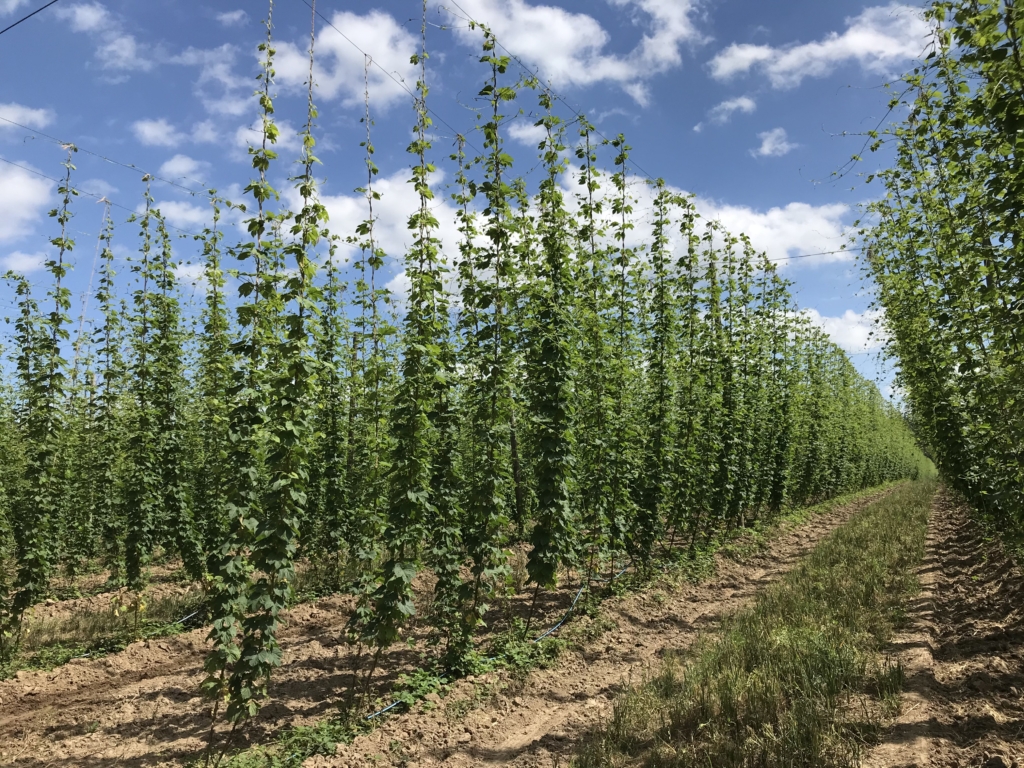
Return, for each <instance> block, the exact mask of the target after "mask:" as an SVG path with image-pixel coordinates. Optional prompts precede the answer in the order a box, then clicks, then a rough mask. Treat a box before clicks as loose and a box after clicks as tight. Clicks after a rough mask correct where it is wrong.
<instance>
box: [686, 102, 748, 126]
mask: <svg viewBox="0 0 1024 768" xmlns="http://www.w3.org/2000/svg"><path fill="white" fill-rule="evenodd" d="M756 109H757V102H756V101H754V100H753V99H752V98H750V97H749V96H738V97H737V98H735V99H728V100H727V101H723V102H722V103H721V104H716V105H715V106H714V107H712V108H711V109H710V110H708V120H709V121H710V122H711V123H712V124H713V125H725V124H726V123H728V122H729V121H730V120H732V116H733V115H734V114H735V113H737V112H742V113H744V114H746V115H749V114H752V113H753V112H754V111H755V110H756ZM693 130H695V131H697V133H700V132H701V131H702V130H704V123H697V125H695V126H693Z"/></svg>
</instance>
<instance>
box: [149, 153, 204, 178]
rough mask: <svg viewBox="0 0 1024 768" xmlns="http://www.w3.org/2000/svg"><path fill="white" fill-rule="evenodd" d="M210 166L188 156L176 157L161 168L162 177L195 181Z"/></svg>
mask: <svg viewBox="0 0 1024 768" xmlns="http://www.w3.org/2000/svg"><path fill="white" fill-rule="evenodd" d="M209 167H210V164H209V163H207V162H204V161H202V160H193V159H192V158H191V157H189V156H188V155H180V154H179V155H175V156H174V157H172V158H171V159H170V160H168V161H166V162H165V163H164V164H163V165H161V166H160V175H161V176H164V177H167V178H171V179H182V178H189V179H194V178H195V177H196V176H197V175H199V174H202V173H203V172H204V171H205V170H206V169H207V168H209Z"/></svg>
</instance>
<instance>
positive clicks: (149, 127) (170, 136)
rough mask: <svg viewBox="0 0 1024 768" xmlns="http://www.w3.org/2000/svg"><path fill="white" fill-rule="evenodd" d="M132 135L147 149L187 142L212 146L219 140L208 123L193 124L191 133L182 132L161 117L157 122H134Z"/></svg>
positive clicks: (218, 136)
mask: <svg viewBox="0 0 1024 768" xmlns="http://www.w3.org/2000/svg"><path fill="white" fill-rule="evenodd" d="M132 133H134V134H135V138H136V139H138V141H139V143H141V144H144V145H145V146H147V147H171V148H173V147H177V146H180V145H181V144H184V143H185V142H188V141H191V142H195V143H196V144H212V143H215V142H217V141H219V140H220V134H219V133H218V132H217V129H216V128H215V127H214V125H213V123H211V122H209V121H203V122H201V123H195V124H194V125H193V126H192V130H191V131H182V130H179V129H178V127H177V126H175V125H173V124H171V123H170V122H169V121H168V120H167V119H166V118H163V117H161V118H159V119H157V120H149V119H147V120H136V121H135V122H134V123H132Z"/></svg>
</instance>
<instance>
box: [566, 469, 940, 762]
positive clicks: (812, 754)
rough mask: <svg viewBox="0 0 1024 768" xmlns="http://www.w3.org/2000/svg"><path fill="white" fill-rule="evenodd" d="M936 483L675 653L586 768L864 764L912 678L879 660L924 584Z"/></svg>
mask: <svg viewBox="0 0 1024 768" xmlns="http://www.w3.org/2000/svg"><path fill="white" fill-rule="evenodd" d="M934 492H935V483H934V482H932V481H921V482H916V483H912V484H907V485H905V486H902V487H899V488H897V489H896V491H895V492H893V493H892V494H890V495H888V496H886V497H885V498H883V499H881V500H879V501H877V502H875V503H874V504H871V505H870V506H868V507H867V508H865V509H864V510H863V511H861V512H860V513H858V514H857V515H856V516H854V517H853V518H852V519H851V520H850V521H849V522H848V523H847V524H846V525H844V526H843V527H841V528H839V529H838V530H836V531H835V532H833V533H832V534H831V535H830V536H829V537H828V538H827V539H825V540H824V541H823V542H822V543H821V544H820V545H819V546H818V547H817V548H815V550H814V551H813V552H812V553H811V554H810V555H809V556H808V557H807V558H806V559H805V560H804V561H803V562H801V563H800V564H799V565H798V566H797V567H796V568H795V569H794V570H793V571H791V572H790V573H789V574H788V575H787V576H786V577H785V578H783V579H782V580H780V581H779V582H777V583H776V584H774V585H772V586H770V587H768V588H767V589H765V590H764V591H763V592H762V593H760V594H759V595H758V597H757V599H756V601H755V604H754V605H753V606H752V607H751V608H749V609H747V610H744V611H741V612H739V613H737V614H736V615H734V616H733V617H731V618H730V619H729V620H727V621H726V622H725V624H724V626H723V628H722V631H721V632H720V634H718V635H717V636H714V637H710V638H705V639H704V640H702V641H700V642H698V643H697V644H696V646H695V647H694V648H693V649H691V651H690V652H689V653H687V654H685V655H670V656H669V657H668V658H666V660H665V661H664V663H663V665H662V666H661V668H660V669H659V670H658V671H657V672H656V673H655V674H653V675H652V676H650V677H649V678H648V679H647V680H646V681H645V682H643V683H642V684H640V685H639V686H636V687H634V688H632V689H630V690H628V691H627V692H626V693H624V694H623V695H622V696H621V697H620V698H619V699H618V700H617V701H616V703H615V707H614V712H613V715H612V717H611V719H610V721H609V722H607V723H606V724H605V725H604V726H603V727H602V728H600V729H599V730H598V731H597V732H595V733H594V734H592V735H591V737H590V738H588V739H586V740H585V741H584V743H583V744H582V745H581V747H580V749H579V750H578V752H577V755H576V757H575V759H574V761H573V766H575V768H624V767H626V766H629V767H631V768H632V767H634V766H636V767H640V766H643V768H682V767H683V766H715V768H728V767H730V766H737V767H739V766H743V768H753V767H755V766H757V767H759V768H762V767H763V768H776V767H778V768H781V767H782V766H786V767H787V768H791V767H793V766H825V767H834V768H845V767H846V766H854V765H856V764H857V762H858V760H859V755H860V752H861V750H862V748H863V746H864V745H865V744H866V743H868V742H869V741H870V740H871V739H872V738H873V735H874V733H875V732H876V731H877V727H878V725H880V723H881V718H882V717H883V716H884V713H885V711H886V708H887V706H888V707H889V708H890V709H891V706H892V703H893V701H894V700H895V701H898V698H897V696H898V692H899V689H900V687H901V686H902V669H901V668H899V666H898V665H897V666H891V665H889V664H888V663H887V662H883V661H882V660H881V658H880V657H881V654H880V651H881V649H882V647H883V646H884V644H885V643H886V641H887V640H888V639H889V638H890V637H891V636H892V634H893V632H894V629H895V627H896V626H897V625H898V624H899V622H900V621H901V620H902V619H903V616H904V606H905V604H906V600H907V598H908V597H909V596H910V595H912V594H913V593H914V592H915V591H916V590H917V588H918V584H917V578H916V576H915V573H914V569H915V566H916V565H917V564H918V563H920V562H921V560H922V558H923V556H924V547H925V535H926V532H927V525H928V511H929V508H930V506H931V498H932V496H933V494H934Z"/></svg>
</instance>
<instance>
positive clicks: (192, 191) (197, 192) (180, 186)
mask: <svg viewBox="0 0 1024 768" xmlns="http://www.w3.org/2000/svg"><path fill="white" fill-rule="evenodd" d="M0 120H3V121H4V122H5V123H10V124H11V125H15V126H17V127H18V128H23V129H24V130H26V131H31V132H32V133H34V134H36V135H37V136H42V137H43V138H44V139H46V140H48V141H52V142H54V143H55V144H58V145H60V146H62V147H66V146H68V145H69V144H72V143H74V142H68V141H62V140H61V139H58V138H57V137H56V136H50V135H49V134H48V133H43V132H42V131H40V130H37V129H35V128H32V127H30V126H28V125H23V124H22V123H17V122H15V121H14V120H11V119H10V118H7V117H4V116H3V115H0ZM74 146H75V148H76V149H77V150H78V151H79V152H83V153H85V154H87V155H92V156H93V157H96V158H99V159H100V160H103V161H104V162H107V163H110V164H111V165H119V166H121V167H122V168H127V169H129V170H131V171H135V172H136V173H139V174H142V175H143V176H149V177H150V178H151V179H153V180H154V181H159V182H161V183H163V184H167V185H169V186H172V187H176V188H177V189H180V190H182V191H184V192H188V193H189V194H190V195H198V196H200V197H209V195H208V194H206V193H205V192H202V191H200V190H195V189H192V188H191V187H186V186H185V185H184V184H179V183H178V182H176V181H171V180H170V179H165V178H162V177H160V176H157V175H156V174H155V173H150V172H149V171H146V170H144V169H142V168H139V167H138V166H137V165H135V164H133V163H124V162H121V161H120V160H115V159H113V158H111V157H107V156H106V155H102V154H100V153H99V152H94V151H93V150H91V149H87V148H85V147H83V146H80V145H79V144H77V143H74ZM182 178H188V177H182ZM192 181H195V182H196V183H197V184H199V185H200V186H202V187H205V186H206V185H205V184H203V182H201V181H199V180H198V179H192Z"/></svg>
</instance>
